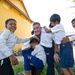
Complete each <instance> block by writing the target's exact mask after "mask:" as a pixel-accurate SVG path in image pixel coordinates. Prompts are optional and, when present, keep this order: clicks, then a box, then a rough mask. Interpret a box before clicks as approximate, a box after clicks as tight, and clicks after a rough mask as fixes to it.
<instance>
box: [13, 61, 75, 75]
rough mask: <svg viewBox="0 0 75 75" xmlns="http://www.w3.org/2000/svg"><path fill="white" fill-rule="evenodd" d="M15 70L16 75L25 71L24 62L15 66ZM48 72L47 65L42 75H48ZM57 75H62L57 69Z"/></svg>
mask: <svg viewBox="0 0 75 75" xmlns="http://www.w3.org/2000/svg"><path fill="white" fill-rule="evenodd" d="M13 69H14V73H15V75H19V73H20V72H22V71H24V68H23V62H22V61H20V62H19V64H18V65H16V66H13ZM73 70H74V75H75V69H73ZM46 71H47V65H45V67H44V69H43V71H42V74H41V75H46ZM55 74H58V75H61V74H59V73H58V71H57V69H56V68H55Z"/></svg>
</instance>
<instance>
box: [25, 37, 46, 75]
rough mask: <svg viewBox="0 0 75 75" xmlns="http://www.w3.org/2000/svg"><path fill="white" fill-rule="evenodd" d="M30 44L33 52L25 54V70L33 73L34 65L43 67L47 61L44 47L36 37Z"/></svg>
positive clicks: (27, 72)
mask: <svg viewBox="0 0 75 75" xmlns="http://www.w3.org/2000/svg"><path fill="white" fill-rule="evenodd" d="M30 45H31V47H32V48H33V51H32V52H31V54H29V53H28V54H25V55H24V58H25V59H24V70H25V74H26V75H31V70H32V65H33V66H34V67H35V68H36V69H43V67H44V65H45V63H46V55H45V52H44V48H43V47H42V46H41V45H40V44H39V41H38V40H37V39H36V38H32V39H31V40H30Z"/></svg>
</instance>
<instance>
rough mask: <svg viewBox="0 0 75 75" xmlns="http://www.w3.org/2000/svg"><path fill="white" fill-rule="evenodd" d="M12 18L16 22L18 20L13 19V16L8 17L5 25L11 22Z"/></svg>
mask: <svg viewBox="0 0 75 75" xmlns="http://www.w3.org/2000/svg"><path fill="white" fill-rule="evenodd" d="M11 20H13V21H15V22H16V20H15V19H13V18H9V19H7V20H6V21H5V25H6V26H7V24H8V22H9V21H11Z"/></svg>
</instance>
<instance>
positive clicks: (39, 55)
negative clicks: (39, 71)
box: [31, 44, 46, 65]
mask: <svg viewBox="0 0 75 75" xmlns="http://www.w3.org/2000/svg"><path fill="white" fill-rule="evenodd" d="M31 55H33V56H36V57H37V58H39V59H40V60H42V61H43V64H44V65H45V64H46V54H45V52H44V48H43V47H42V46H41V45H40V44H38V45H36V46H35V48H34V50H33V51H32V53H31Z"/></svg>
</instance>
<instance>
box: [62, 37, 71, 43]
mask: <svg viewBox="0 0 75 75" xmlns="http://www.w3.org/2000/svg"><path fill="white" fill-rule="evenodd" d="M66 42H70V40H69V38H68V37H65V38H63V40H62V41H61V43H66Z"/></svg>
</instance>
